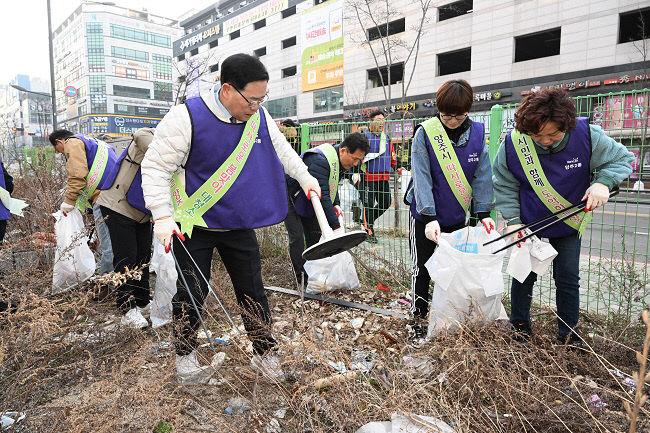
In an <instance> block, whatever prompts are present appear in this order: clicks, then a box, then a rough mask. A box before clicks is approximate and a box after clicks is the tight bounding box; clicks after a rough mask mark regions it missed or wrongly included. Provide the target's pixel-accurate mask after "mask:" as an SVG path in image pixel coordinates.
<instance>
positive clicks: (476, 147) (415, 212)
mask: <svg viewBox="0 0 650 433" xmlns="http://www.w3.org/2000/svg"><path fill="white" fill-rule="evenodd" d="M473 102H474V91H473V90H472V87H471V86H470V85H469V83H468V82H467V81H465V80H451V81H447V82H445V83H443V84H442V86H440V89H438V91H437V92H436V105H437V108H438V113H437V114H436V115H435V116H434V117H433V118H431V119H429V120H427V121H425V122H424V123H422V124H420V125H418V126H417V128H416V131H415V136H414V138H413V144H412V161H411V164H412V168H413V176H412V178H411V182H410V183H409V186H408V188H407V190H406V194H405V197H404V201H405V203H406V204H407V205H409V206H410V218H409V244H410V248H411V257H412V259H413V274H412V277H411V300H412V304H411V313H412V314H413V318H414V321H413V323H412V330H413V333H414V338H415V339H420V338H422V337H424V336H426V333H427V332H426V325H425V323H426V321H425V319H426V317H427V314H428V313H429V303H430V300H431V295H430V293H429V286H430V283H431V277H430V276H429V271H428V270H427V268H426V267H425V266H424V264H425V263H426V262H427V261H428V260H429V258H430V257H431V256H432V255H433V253H434V251H435V249H436V246H437V244H438V240H439V236H440V233H451V232H453V231H456V230H459V229H461V228H463V227H466V226H467V223H468V214H469V213H470V212H473V213H474V216H475V217H476V218H477V219H478V220H480V221H481V223H482V224H483V226H484V227H485V229H486V230H487V232H488V233H490V231H491V230H494V229H495V224H494V221H493V220H492V218H490V211H491V210H492V208H493V204H492V196H493V188H492V169H491V166H490V155H489V154H488V148H487V146H486V145H485V130H484V127H483V124H482V123H480V122H473V121H472V120H471V119H470V118H469V117H468V113H469V111H470V109H471V108H472V103H473ZM472 205H473V206H472Z"/></svg>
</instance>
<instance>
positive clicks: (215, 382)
mask: <svg viewBox="0 0 650 433" xmlns="http://www.w3.org/2000/svg"><path fill="white" fill-rule="evenodd" d="M224 383H226V379H215V378H214V377H213V378H212V379H210V380H209V381H208V385H210V386H220V385H223V384H224Z"/></svg>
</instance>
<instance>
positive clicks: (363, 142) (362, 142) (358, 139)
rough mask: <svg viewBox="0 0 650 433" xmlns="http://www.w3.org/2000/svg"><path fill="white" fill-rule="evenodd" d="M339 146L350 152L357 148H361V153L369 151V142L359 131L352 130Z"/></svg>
mask: <svg viewBox="0 0 650 433" xmlns="http://www.w3.org/2000/svg"><path fill="white" fill-rule="evenodd" d="M341 147H347V148H348V150H349V151H350V153H354V152H356V151H357V150H359V149H361V150H363V153H368V152H370V144H369V143H368V139H367V138H366V136H365V135H363V134H361V133H360V132H353V133H352V134H349V135H348V136H347V137H345V138H344V139H343V143H341Z"/></svg>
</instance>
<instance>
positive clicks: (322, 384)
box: [314, 371, 357, 390]
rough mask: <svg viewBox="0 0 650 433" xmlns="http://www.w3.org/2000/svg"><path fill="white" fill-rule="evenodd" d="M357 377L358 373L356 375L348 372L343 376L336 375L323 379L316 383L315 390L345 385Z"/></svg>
mask: <svg viewBox="0 0 650 433" xmlns="http://www.w3.org/2000/svg"><path fill="white" fill-rule="evenodd" d="M356 377H357V373H355V372H354V371H348V372H345V373H341V374H335V375H333V376H328V377H323V378H321V379H318V380H316V381H315V382H314V388H316V389H317V390H321V389H325V388H329V387H330V386H333V385H338V384H340V383H343V382H345V381H347V380H350V379H354V378H356Z"/></svg>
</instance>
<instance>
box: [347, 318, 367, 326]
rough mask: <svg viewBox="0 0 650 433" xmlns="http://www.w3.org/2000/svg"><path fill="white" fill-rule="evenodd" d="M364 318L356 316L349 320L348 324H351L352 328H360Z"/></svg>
mask: <svg viewBox="0 0 650 433" xmlns="http://www.w3.org/2000/svg"><path fill="white" fill-rule="evenodd" d="M365 320H366V319H364V318H363V317H357V318H355V319H352V320H350V325H352V327H353V328H354V329H361V327H362V326H363V322H365Z"/></svg>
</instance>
